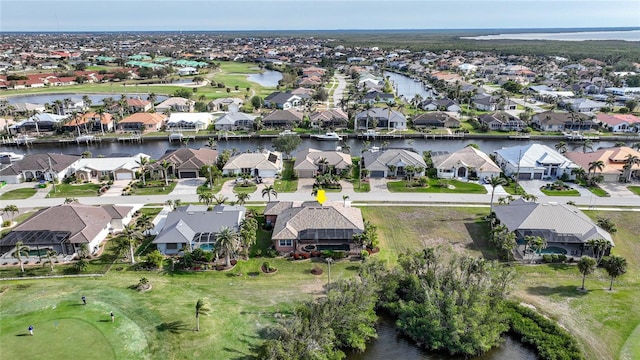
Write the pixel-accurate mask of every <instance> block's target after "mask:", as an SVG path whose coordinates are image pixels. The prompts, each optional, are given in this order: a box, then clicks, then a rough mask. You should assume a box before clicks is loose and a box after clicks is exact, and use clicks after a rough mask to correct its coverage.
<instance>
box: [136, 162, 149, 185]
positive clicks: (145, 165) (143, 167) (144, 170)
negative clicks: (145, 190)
mask: <svg viewBox="0 0 640 360" xmlns="http://www.w3.org/2000/svg"><path fill="white" fill-rule="evenodd" d="M136 164H138V166H139V167H140V171H141V172H142V185H143V186H145V185H147V182H146V177H147V176H146V174H147V168H148V165H149V158H148V157H146V156H140V160H136Z"/></svg>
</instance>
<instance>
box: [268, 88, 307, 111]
mask: <svg viewBox="0 0 640 360" xmlns="http://www.w3.org/2000/svg"><path fill="white" fill-rule="evenodd" d="M301 104H302V97H300V96H299V95H294V94H291V93H288V92H279V91H276V92H273V93H271V94H269V95H268V96H267V97H266V98H264V107H265V108H272V109H273V108H275V109H281V110H289V109H292V108H297V107H299V106H300V105H301Z"/></svg>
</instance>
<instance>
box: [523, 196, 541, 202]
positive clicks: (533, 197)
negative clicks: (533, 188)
mask: <svg viewBox="0 0 640 360" xmlns="http://www.w3.org/2000/svg"><path fill="white" fill-rule="evenodd" d="M520 198H521V199H522V200H524V201H531V202H536V201H537V200H538V197H537V196H535V195H533V194H524V195H522V196H520Z"/></svg>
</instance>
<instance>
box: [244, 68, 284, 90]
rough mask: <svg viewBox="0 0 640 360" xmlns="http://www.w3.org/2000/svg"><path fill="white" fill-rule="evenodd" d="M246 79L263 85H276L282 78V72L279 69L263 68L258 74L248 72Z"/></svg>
mask: <svg viewBox="0 0 640 360" xmlns="http://www.w3.org/2000/svg"><path fill="white" fill-rule="evenodd" d="M247 80H249V81H252V82H254V83H258V84H259V85H260V86H264V87H276V86H278V81H280V80H282V73H281V72H279V71H273V70H264V71H263V72H261V73H258V74H248V75H247Z"/></svg>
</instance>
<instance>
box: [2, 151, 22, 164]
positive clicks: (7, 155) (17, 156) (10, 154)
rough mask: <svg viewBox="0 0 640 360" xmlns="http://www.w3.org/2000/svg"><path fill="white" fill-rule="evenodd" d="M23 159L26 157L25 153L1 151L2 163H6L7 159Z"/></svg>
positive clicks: (10, 160)
mask: <svg viewBox="0 0 640 360" xmlns="http://www.w3.org/2000/svg"><path fill="white" fill-rule="evenodd" d="M22 159H24V155H22V154H16V153H14V152H11V151H4V152H0V162H2V163H5V161H8V162H11V163H12V162H14V161H20V160H22Z"/></svg>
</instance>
